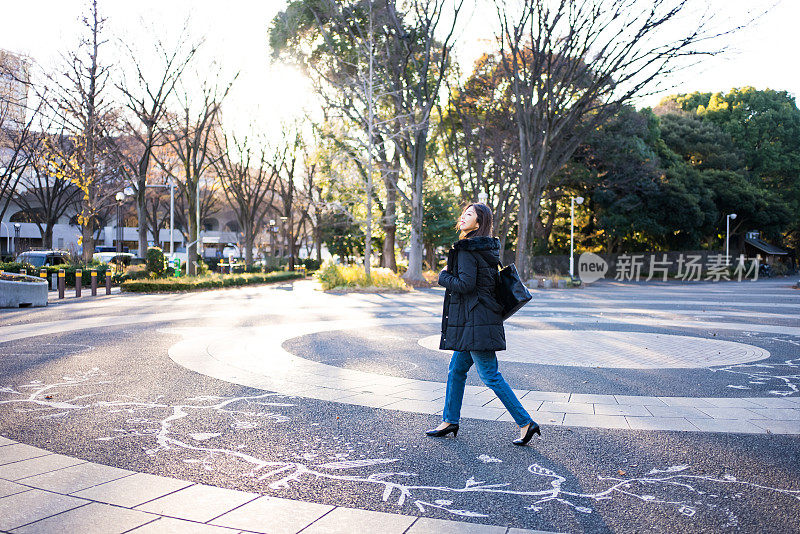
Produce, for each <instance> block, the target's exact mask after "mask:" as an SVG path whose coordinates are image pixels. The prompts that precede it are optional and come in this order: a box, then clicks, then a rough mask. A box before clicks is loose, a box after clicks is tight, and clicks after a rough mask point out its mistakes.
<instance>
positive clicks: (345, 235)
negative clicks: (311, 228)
mask: <svg viewBox="0 0 800 534" xmlns="http://www.w3.org/2000/svg"><path fill="white" fill-rule="evenodd" d="M320 233H321V238H322V242H323V243H325V245H326V246H327V247H328V251H329V252H330V253H331V254H335V255H338V256H339V257H340V258H342V260H344V261H345V262H347V263H352V262H353V261H354V258H356V257H357V256H360V255H361V254H363V252H364V237H365V236H364V231H363V230H362V229H361V227H360V226H359V225H358V224H357V223H356V222H355V221H354V220H353V218H352V217H350V216H349V215H348V214H347V213H344V212H342V211H326V212H324V213H323V214H322V224H321V225H320Z"/></svg>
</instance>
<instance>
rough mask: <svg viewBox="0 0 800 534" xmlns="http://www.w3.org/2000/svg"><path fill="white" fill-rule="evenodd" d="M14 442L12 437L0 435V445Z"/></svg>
mask: <svg viewBox="0 0 800 534" xmlns="http://www.w3.org/2000/svg"><path fill="white" fill-rule="evenodd" d="M14 443H16V441H14V440H13V439H8V438H4V437H3V436H0V447H4V446H6V445H13V444H14Z"/></svg>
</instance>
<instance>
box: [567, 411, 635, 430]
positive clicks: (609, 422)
mask: <svg viewBox="0 0 800 534" xmlns="http://www.w3.org/2000/svg"><path fill="white" fill-rule="evenodd" d="M563 425H564V426H589V427H599V428H629V427H628V422H627V421H626V420H625V417H623V416H621V415H594V414H583V413H567V414H566V415H565V416H564V423H563Z"/></svg>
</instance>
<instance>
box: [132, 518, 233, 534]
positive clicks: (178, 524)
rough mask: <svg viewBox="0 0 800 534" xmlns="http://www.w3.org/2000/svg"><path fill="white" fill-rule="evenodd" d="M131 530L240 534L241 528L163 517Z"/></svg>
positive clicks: (136, 533) (149, 533)
mask: <svg viewBox="0 0 800 534" xmlns="http://www.w3.org/2000/svg"><path fill="white" fill-rule="evenodd" d="M130 532H131V534H239V532H240V530H239V529H230V528H224V527H217V526H214V525H205V524H203V523H196V522H194V521H186V520H183V519H174V518H172V517H162V518H161V519H157V520H155V521H153V522H152V523H147V524H146V525H144V526H141V527H139V528H136V529H134V530H131V531H130Z"/></svg>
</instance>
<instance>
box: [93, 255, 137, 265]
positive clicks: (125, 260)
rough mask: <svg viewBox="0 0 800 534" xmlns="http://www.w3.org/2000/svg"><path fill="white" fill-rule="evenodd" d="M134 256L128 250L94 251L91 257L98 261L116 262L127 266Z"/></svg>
mask: <svg viewBox="0 0 800 534" xmlns="http://www.w3.org/2000/svg"><path fill="white" fill-rule="evenodd" d="M134 257H135V256H134V255H133V254H130V253H128V252H119V253H117V252H95V253H94V254H93V255H92V259H93V260H95V261H99V262H100V263H116V264H117V265H125V266H128V265H130V264H131V261H133V258H134Z"/></svg>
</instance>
